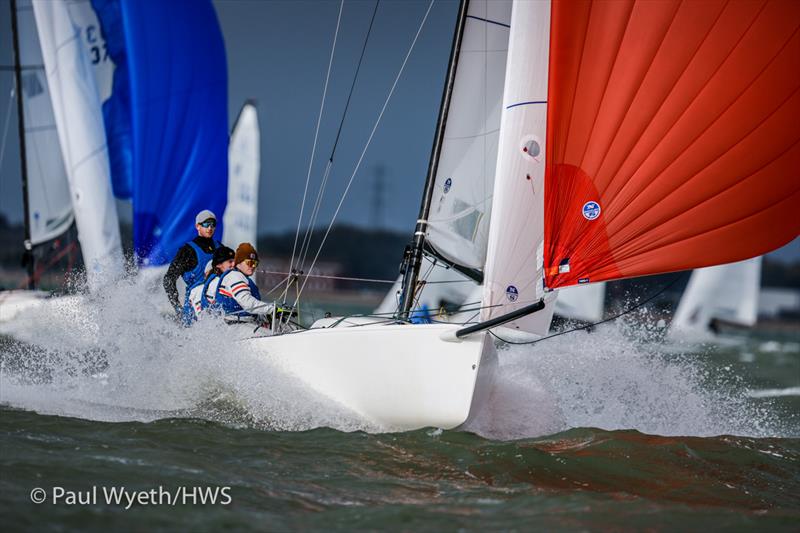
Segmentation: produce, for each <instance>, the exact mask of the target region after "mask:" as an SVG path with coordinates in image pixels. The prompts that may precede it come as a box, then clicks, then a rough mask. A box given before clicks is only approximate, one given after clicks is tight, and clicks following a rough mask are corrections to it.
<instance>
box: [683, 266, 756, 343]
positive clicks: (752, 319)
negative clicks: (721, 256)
mask: <svg viewBox="0 0 800 533" xmlns="http://www.w3.org/2000/svg"><path fill="white" fill-rule="evenodd" d="M760 286H761V257H760V256H759V257H754V258H753V259H748V260H746V261H739V262H736V263H729V264H727V265H719V266H714V267H708V268H701V269H698V270H695V271H694V272H692V277H691V278H689V284H688V285H687V286H686V290H685V291H684V293H683V296H682V297H681V301H680V303H679V304H678V309H677V311H676V312H675V318H674V319H673V320H672V324H670V331H669V333H670V335H671V336H676V335H684V334H685V333H692V332H695V333H698V334H703V333H707V332H708V331H709V326H710V325H711V322H712V320H721V321H724V322H727V323H730V324H736V325H739V326H753V325H755V323H756V318H757V314H758V293H759V289H760Z"/></svg>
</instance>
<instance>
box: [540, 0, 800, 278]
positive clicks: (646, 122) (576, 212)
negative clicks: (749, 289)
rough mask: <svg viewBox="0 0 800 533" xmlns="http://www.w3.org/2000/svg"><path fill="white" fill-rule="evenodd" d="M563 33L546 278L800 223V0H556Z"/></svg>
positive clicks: (554, 63)
mask: <svg viewBox="0 0 800 533" xmlns="http://www.w3.org/2000/svg"><path fill="white" fill-rule="evenodd" d="M550 46H551V47H550V78H549V88H548V91H549V96H548V101H549V105H548V117H547V128H548V132H547V170H546V175H545V249H544V260H545V278H546V279H545V281H546V284H547V286H548V287H550V288H557V287H564V286H568V285H574V284H576V283H580V282H586V281H589V282H596V281H603V280H610V279H618V278H624V277H634V276H645V275H649V274H657V273H662V272H671V271H676V270H684V269H690V268H697V267H703V266H708V265H714V264H720V263H728V262H732V261H738V260H741V259H746V258H749V257H753V256H756V255H760V254H763V253H766V252H768V251H770V250H773V249H775V248H778V247H779V246H782V245H783V244H785V243H787V242H789V241H790V240H792V239H793V238H795V237H796V236H797V235H798V234H800V213H799V211H800V2H798V1H795V0H778V1H772V2H756V1H749V0H745V1H741V0H734V1H730V2H726V1H722V0H709V1H703V2H681V1H679V0H666V1H658V2H654V1H640V2H637V1H631V0H625V1H623V0H619V1H597V2H590V1H563V0H553V4H552V21H551V37H550Z"/></svg>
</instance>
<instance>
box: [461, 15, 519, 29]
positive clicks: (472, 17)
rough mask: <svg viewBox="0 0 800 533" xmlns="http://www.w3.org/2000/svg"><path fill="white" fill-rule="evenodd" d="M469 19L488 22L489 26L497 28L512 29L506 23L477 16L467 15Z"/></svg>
mask: <svg viewBox="0 0 800 533" xmlns="http://www.w3.org/2000/svg"><path fill="white" fill-rule="evenodd" d="M467 18H468V19H473V20H480V21H481V22H488V23H489V24H495V25H497V26H502V27H504V28H510V27H511V24H506V23H505V22H498V21H496V20H491V19H485V18H481V17H476V16H475V15H467Z"/></svg>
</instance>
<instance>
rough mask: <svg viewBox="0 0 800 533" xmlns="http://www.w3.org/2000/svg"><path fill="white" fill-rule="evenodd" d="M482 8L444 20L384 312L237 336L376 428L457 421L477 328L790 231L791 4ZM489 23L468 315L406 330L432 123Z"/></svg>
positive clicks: (538, 315)
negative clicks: (420, 154) (392, 296)
mask: <svg viewBox="0 0 800 533" xmlns="http://www.w3.org/2000/svg"><path fill="white" fill-rule="evenodd" d="M498 5H499V3H495V2H470V3H469V5H467V4H466V3H462V5H461V7H460V10H459V14H458V22H457V26H456V34H455V38H454V46H453V52H452V54H451V61H450V66H449V70H448V76H447V81H446V84H445V96H444V98H443V105H442V110H441V111H440V120H439V123H438V127H437V134H436V138H435V140H434V149H433V151H432V157H431V164H430V167H429V172H428V179H427V182H426V188H425V193H424V197H423V202H422V205H423V207H422V210H421V213H420V216H419V219H418V222H417V227H416V228H415V233H414V248H413V249H412V250H411V254H410V261H409V265H408V268H407V269H406V274H405V280H404V281H405V283H404V287H403V296H402V298H403V302H402V303H403V305H402V306H401V310H400V313H399V315H398V317H397V320H395V321H385V320H383V321H376V320H374V319H372V320H371V319H368V318H363V319H361V320H356V319H349V320H346V321H344V320H335V319H327V320H324V321H320V322H318V323H317V324H316V327H312V328H311V329H310V330H307V331H301V332H294V333H288V334H284V335H279V336H273V337H267V338H259V339H249V340H246V341H243V342H244V345H245V346H246V348H247V349H248V350H249V351H250V352H251V353H253V354H256V355H258V356H260V357H263V359H264V361H265V363H266V364H269V365H270V366H273V365H277V366H278V367H280V368H282V369H284V370H286V371H287V372H289V373H291V374H293V375H294V376H296V377H297V378H298V379H299V380H301V381H302V382H304V383H306V384H307V385H308V386H310V387H311V388H313V389H315V390H316V391H318V392H319V393H321V394H323V395H324V396H326V397H328V398H329V399H330V400H331V401H334V402H337V403H339V404H341V405H343V406H345V407H347V408H349V409H351V410H352V411H354V412H356V413H358V414H359V415H361V416H362V417H364V418H365V419H366V420H369V421H371V422H373V423H375V424H378V425H380V426H381V427H384V428H386V429H401V430H402V429H414V428H420V427H424V426H436V427H442V428H453V427H457V426H459V425H460V424H462V423H464V422H465V421H466V420H467V419H468V418H469V417H470V416H473V415H475V414H476V413H477V412H478V411H479V410H480V408H481V405H482V403H483V401H484V400H485V394H486V391H487V387H488V386H490V384H491V370H492V366H493V362H494V361H495V360H496V357H495V355H494V346H493V345H494V343H493V341H492V337H491V336H490V335H489V334H488V333H487V331H488V330H493V331H495V332H496V331H497V328H498V327H500V326H502V327H504V328H505V329H506V330H508V331H517V332H520V333H521V334H529V335H535V334H537V333H538V334H541V332H542V331H546V327H548V326H549V322H550V315H551V312H552V305H551V302H552V300H551V298H550V295H552V293H553V289H558V288H563V287H569V286H575V285H578V284H584V283H596V282H602V281H609V280H613V279H621V278H626V277H636V276H645V275H650V274H656V273H662V272H670V271H677V270H683V269H689V268H696V267H703V266H710V265H714V264H721V263H726V262H731V261H737V260H743V259H746V258H748V257H753V256H756V255H760V254H763V253H765V252H767V251H769V250H772V249H775V248H777V247H779V246H781V245H783V244H785V243H787V242H789V241H790V240H791V239H793V238H794V237H796V236H797V235H798V233H800V219H798V218H797V217H791V216H787V214H790V213H792V206H793V205H796V204H797V202H798V201H800V179H798V175H797V172H798V168H800V142H798V141H800V128H798V126H797V122H796V117H797V116H800V73H799V72H798V71H797V69H796V68H795V67H796V65H797V64H798V62H800V5H799V4H797V3H794V2H774V3H766V4H762V3H750V2H732V3H729V2H722V1H715V2H703V3H699V2H678V1H667V2H636V1H626V2H622V1H621V2H581V3H574V2H559V1H556V2H552V3H549V2H514V3H513V9H512V12H511V17H510V21H509V22H510V23H509V24H506V22H505V21H504V20H502V19H496V18H492V17H493V16H494V15H493V14H490V13H489V12H490V11H493V10H495V9H497V8H498ZM502 29H505V30H506V31H509V37H508V54H507V61H506V68H505V78H504V84H503V103H502V109H501V117H500V128H499V132H498V147H497V159H496V167H495V172H494V174H495V179H494V190H493V194H492V201H491V210H490V211H491V213H490V215H487V212H488V211H489V209H486V210H485V211H483V212H482V213H477V211H478V209H476V208H472V213H475V216H474V217H472V220H473V221H475V222H476V223H475V224H472V228H473V229H474V231H473V232H472V235H478V234H480V233H481V231H482V230H481V229H480V224H481V223H484V218H489V219H490V220H489V227H488V244H487V252H486V257H485V260H484V261H483V262H482V264H479V263H480V261H477V259H479V255H478V254H475V255H474V256H473V258H474V259H476V260H475V261H472V262H471V264H470V265H468V266H471V267H476V266H482V272H483V286H484V289H483V299H482V307H483V309H482V313H481V322H480V323H478V324H474V325H471V326H466V327H460V326H458V325H453V324H414V325H411V324H409V323H407V322H406V321H405V320H404V319H405V318H407V316H408V314H407V313H408V312H409V311H410V309H411V308H412V305H413V300H414V297H415V290H416V285H417V284H416V281H417V275H418V272H419V262H420V261H421V257H422V254H423V253H424V249H425V243H426V240H427V237H428V236H429V235H433V233H434V231H433V230H432V229H430V228H429V227H428V226H429V224H430V223H431V221H432V220H434V219H433V217H432V216H431V212H432V211H433V208H432V207H431V204H432V203H435V200H434V192H435V188H436V187H435V185H434V183H435V177H436V175H437V171H438V168H439V164H440V163H444V160H445V158H443V157H441V158H440V156H441V155H442V151H443V144H444V143H443V140H444V138H445V135H444V132H445V131H446V130H447V128H449V127H450V120H451V119H448V120H444V118H445V117H447V116H448V111H449V110H450V107H451V106H453V105H455V102H456V101H457V98H456V92H457V91H458V90H459V80H460V79H464V78H466V77H467V75H468V74H469V73H470V70H469V68H468V67H467V68H465V69H464V70H462V69H461V62H462V58H468V57H469V54H464V55H461V54H460V51H461V49H462V47H466V46H468V43H469V42H470V40H471V36H472V35H473V32H479V35H481V36H483V37H485V39H484V42H486V40H488V37H489V34H490V33H491V32H494V31H495V30H502ZM484 32H485V33H484ZM464 71H466V72H467V74H465V73H464ZM449 115H453V114H452V113H449ZM460 118H461V117H458V116H455V117H453V118H452V120H456V121H457V120H459V119H460ZM450 179H451V182H450V186H451V189H450V190H453V189H452V184H453V183H457V182H458V179H459V176H458V175H457V174H455V173H454V174H453V176H451V177H450ZM765 183H769V186H768V187H766V186H764V184H765ZM441 192H442V193H444V189H442V190H441ZM462 211H467V209H464V210H462ZM464 234H466V235H470V234H469V233H462V235H464Z"/></svg>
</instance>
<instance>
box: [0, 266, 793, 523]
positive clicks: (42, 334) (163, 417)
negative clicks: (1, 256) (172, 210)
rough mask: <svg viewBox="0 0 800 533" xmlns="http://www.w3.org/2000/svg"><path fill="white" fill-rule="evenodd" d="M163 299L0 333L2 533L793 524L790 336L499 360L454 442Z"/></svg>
mask: <svg viewBox="0 0 800 533" xmlns="http://www.w3.org/2000/svg"><path fill="white" fill-rule="evenodd" d="M157 294H159V293H158V290H157V289H154V288H153V287H145V286H142V285H141V284H138V283H136V282H133V281H130V282H123V283H120V284H118V285H117V286H115V287H114V288H112V289H110V290H109V291H107V292H104V293H103V294H102V295H96V296H91V297H83V296H81V297H72V298H67V299H63V300H54V301H52V302H50V303H49V305H46V306H43V307H41V308H39V309H35V310H32V311H30V312H29V313H27V314H26V315H24V316H21V317H19V319H18V320H15V321H14V322H12V323H8V324H5V325H3V326H2V328H0V329H1V331H2V334H3V335H4V336H3V338H2V347H0V350H1V352H0V353H1V355H2V374H1V375H0V414H1V415H0V416H1V417H0V450H1V451H2V453H1V454H0V468H1V469H2V471H1V472H0V474H1V475H0V487H2V491H0V494H2V496H0V517H2V521H3V524H4V529H9V528H10V529H25V528H30V529H36V530H42V529H53V530H56V529H57V530H64V529H81V530H85V529H98V530H99V529H103V530H106V529H108V528H111V527H113V528H122V529H143V528H145V527H148V528H150V527H154V528H156V529H171V528H181V529H209V530H211V529H220V528H222V527H225V528H233V529H258V530H265V531H282V530H297V529H326V530H329V529H342V530H352V529H361V528H363V529H402V530H420V529H422V530H435V531H441V530H450V529H465V530H483V529H487V528H488V529H518V530H519V529H532V528H537V529H548V530H553V529H564V530H574V529H613V530H619V529H644V528H653V529H698V528H700V527H713V528H715V529H720V528H722V529H725V528H731V529H743V528H751V527H753V528H755V527H758V528H772V529H786V530H793V529H796V526H797V523H799V521H800V421H799V420H798V413H800V396H798V393H797V391H798V388H799V387H800V339H798V335H797V332H796V331H794V332H793V331H786V332H783V333H780V334H778V333H765V332H758V331H756V332H750V333H747V334H739V335H738V336H728V337H725V338H723V339H722V340H721V342H720V341H719V340H718V341H715V342H714V343H708V344H704V345H702V344H701V345H696V344H689V343H686V344H678V345H675V344H669V345H668V344H665V343H664V342H663V341H662V338H663V328H662V327H660V326H661V325H660V324H659V323H658V322H657V321H656V320H654V319H651V318H650V317H649V316H648V315H647V314H646V313H639V314H637V315H635V316H629V317H626V318H625V319H624V320H620V321H617V322H614V323H610V324H606V325H604V326H602V327H600V328H598V329H596V330H594V331H592V332H591V333H587V332H585V331H576V332H573V333H569V334H566V335H562V336H559V337H554V338H552V339H548V340H545V341H542V342H539V343H537V344H533V345H524V346H502V347H501V348H500V349H499V353H498V355H499V366H498V373H497V376H496V380H495V386H494V388H493V390H492V392H491V395H490V398H489V403H488V405H487V409H486V410H485V411H484V412H483V413H481V416H480V417H478V419H477V420H474V421H473V422H472V423H471V425H470V426H469V427H467V428H464V430H462V431H441V430H438V429H435V428H429V429H424V430H419V431H414V432H406V433H386V432H385V429H384V428H381V427H376V426H375V425H374V424H371V423H369V422H367V421H365V420H362V419H360V418H359V417H358V416H357V415H355V414H353V413H352V412H349V411H348V410H346V409H344V408H342V407H340V406H338V405H336V404H333V403H332V402H330V401H328V400H326V399H325V398H324V397H321V396H319V395H317V394H315V393H314V392H313V391H310V390H308V389H307V388H305V387H304V386H303V385H302V384H301V383H299V382H297V381H296V380H294V379H293V378H291V377H290V376H287V375H284V374H282V373H281V372H280V370H279V369H277V368H273V367H271V366H270V365H269V362H268V361H265V360H264V359H263V358H259V357H257V356H255V355H254V354H250V353H247V352H246V351H244V350H243V349H242V348H241V345H240V344H239V343H238V342H237V335H236V334H234V333H233V332H232V330H231V328H228V327H226V326H224V325H222V324H220V323H219V322H217V321H215V320H203V321H201V322H199V323H198V324H196V325H195V326H194V327H193V328H191V329H186V328H182V327H180V326H178V325H177V324H176V323H175V322H174V321H173V320H172V319H171V318H170V317H167V316H164V315H163V314H162V313H161V312H160V305H161V303H163V302H160V301H159V297H161V296H160V295H159V296H158V297H157V296H155V295H157ZM162 298H163V297H162ZM37 489H39V490H41V491H43V494H44V497H45V499H44V501H43V502H42V503H35V502H34V500H35V499H37V498H39V496H40V493H34V491H36V490H37ZM223 489H224V490H223ZM109 491H116V492H113V493H114V494H119V495H120V498H121V499H119V500H114V499H113V498H112V500H111V501H109V500H108V499H107V498H106V497H105V496H106V495H108V494H109ZM123 493H124V494H123ZM70 495H72V498H73V499H72V500H71V501H72V503H68V498H69V497H70ZM201 495H202V499H201ZM211 495H216V496H215V497H214V498H213V501H212V499H211ZM222 496H227V498H223V497H222ZM125 498H127V499H125ZM127 502H131V503H130V505H128V503H127Z"/></svg>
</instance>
